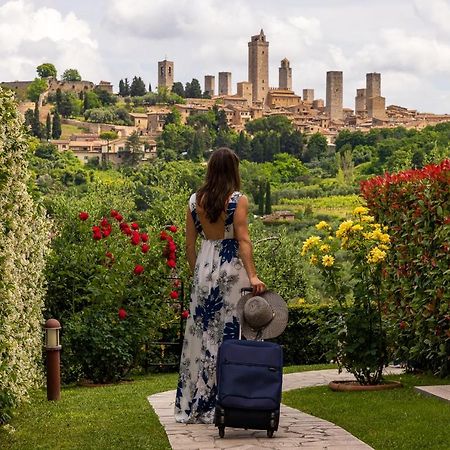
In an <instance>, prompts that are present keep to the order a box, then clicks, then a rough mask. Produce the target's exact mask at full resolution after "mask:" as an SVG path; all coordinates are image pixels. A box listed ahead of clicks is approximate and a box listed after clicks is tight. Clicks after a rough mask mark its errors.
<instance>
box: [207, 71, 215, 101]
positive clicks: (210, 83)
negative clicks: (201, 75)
mask: <svg viewBox="0 0 450 450" xmlns="http://www.w3.org/2000/svg"><path fill="white" fill-rule="evenodd" d="M215 91H216V77H215V76H214V75H205V93H206V94H208V95H210V96H211V97H212V96H213V95H214V93H215Z"/></svg>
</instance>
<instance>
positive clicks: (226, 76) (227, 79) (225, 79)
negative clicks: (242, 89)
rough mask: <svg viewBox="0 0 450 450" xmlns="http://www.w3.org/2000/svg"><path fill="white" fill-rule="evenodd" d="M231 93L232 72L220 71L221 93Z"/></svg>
mask: <svg viewBox="0 0 450 450" xmlns="http://www.w3.org/2000/svg"><path fill="white" fill-rule="evenodd" d="M231 93H232V92H231V72H219V95H231Z"/></svg>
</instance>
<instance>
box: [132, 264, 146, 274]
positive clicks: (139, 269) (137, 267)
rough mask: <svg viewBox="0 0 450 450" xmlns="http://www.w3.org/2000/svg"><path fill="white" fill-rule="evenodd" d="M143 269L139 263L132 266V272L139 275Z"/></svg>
mask: <svg viewBox="0 0 450 450" xmlns="http://www.w3.org/2000/svg"><path fill="white" fill-rule="evenodd" d="M143 271H144V266H141V265H140V264H137V265H136V266H135V268H134V274H135V275H140V274H141V273H142V272H143Z"/></svg>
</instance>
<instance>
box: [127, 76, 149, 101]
mask: <svg viewBox="0 0 450 450" xmlns="http://www.w3.org/2000/svg"><path fill="white" fill-rule="evenodd" d="M146 92H147V91H146V90H145V83H144V82H143V81H142V78H141V77H136V76H135V77H134V78H133V81H132V82H131V87H130V95H131V97H142V96H143V95H145V93H146Z"/></svg>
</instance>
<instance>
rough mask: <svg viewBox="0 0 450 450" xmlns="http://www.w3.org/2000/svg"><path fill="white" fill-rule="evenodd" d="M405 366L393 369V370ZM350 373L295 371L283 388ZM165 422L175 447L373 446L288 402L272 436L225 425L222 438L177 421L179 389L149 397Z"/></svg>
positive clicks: (339, 449)
mask: <svg viewBox="0 0 450 450" xmlns="http://www.w3.org/2000/svg"><path fill="white" fill-rule="evenodd" d="M400 372H402V371H401V370H398V369H397V370H396V369H390V370H389V373H400ZM352 378H353V377H352V376H351V375H349V374H340V375H338V374H337V371H336V370H335V369H332V370H315V371H310V372H300V373H292V374H287V375H284V376H283V391H288V390H291V389H298V388H302V387H310V386H320V385H324V384H328V383H329V382H330V381H331V380H345V379H352ZM148 401H149V402H150V404H151V405H152V406H153V408H154V410H155V412H156V414H158V416H159V420H160V422H161V424H162V425H163V426H164V428H165V430H166V433H167V436H168V438H169V442H170V445H171V446H172V449H174V450H194V449H198V450H208V449H217V448H223V449H231V448H232V449H240V450H259V449H264V450H265V449H283V450H289V449H296V448H302V449H305V450H306V449H316V450H317V449H333V450H363V449H371V447H370V446H368V445H367V444H365V443H364V442H362V441H360V440H359V439H357V438H356V437H354V436H353V435H352V434H350V433H349V432H347V431H345V430H344V429H342V428H340V427H338V426H336V425H334V424H332V423H331V422H327V421H326V420H322V419H319V418H317V417H314V416H311V415H309V414H305V413H303V412H301V411H298V410H297V409H294V408H290V407H288V406H285V405H282V406H281V413H280V425H279V428H278V431H277V432H275V434H274V437H273V438H272V439H268V438H267V436H266V432H265V431H255V430H243V429H235V428H226V429H225V438H224V439H220V438H219V433H218V430H217V428H216V427H215V426H214V425H197V424H190V425H185V424H181V423H176V422H175V420H174V418H173V410H174V401H175V391H168V392H161V393H158V394H154V395H151V396H150V397H148Z"/></svg>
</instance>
